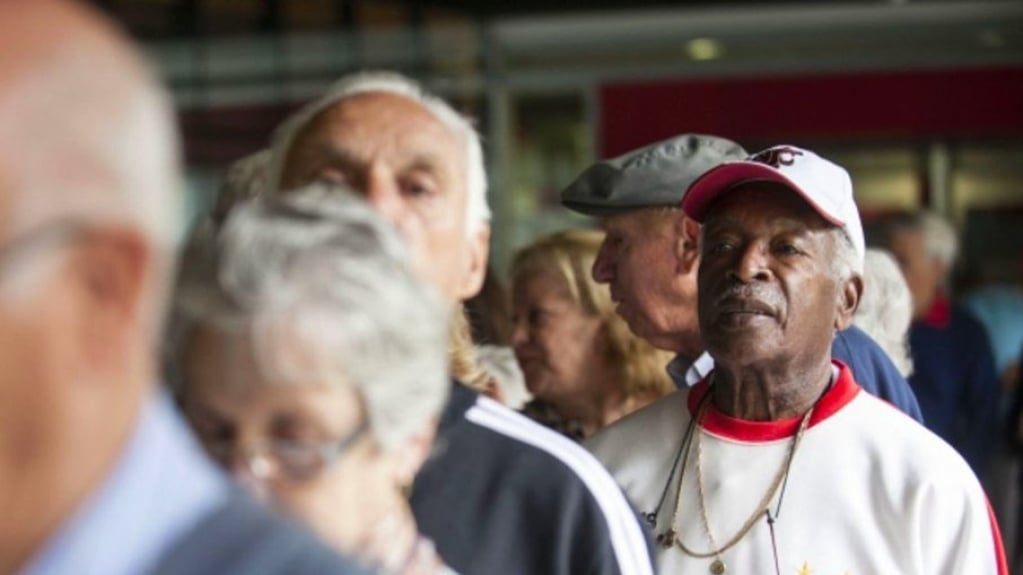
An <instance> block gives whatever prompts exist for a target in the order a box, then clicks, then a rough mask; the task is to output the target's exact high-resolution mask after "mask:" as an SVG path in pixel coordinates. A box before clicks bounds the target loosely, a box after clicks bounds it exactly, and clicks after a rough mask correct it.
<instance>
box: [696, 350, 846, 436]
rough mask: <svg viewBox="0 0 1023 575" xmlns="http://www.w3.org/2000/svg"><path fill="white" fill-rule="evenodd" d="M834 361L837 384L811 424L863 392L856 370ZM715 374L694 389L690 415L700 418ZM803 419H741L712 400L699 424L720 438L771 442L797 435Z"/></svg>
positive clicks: (814, 415) (812, 418)
mask: <svg viewBox="0 0 1023 575" xmlns="http://www.w3.org/2000/svg"><path fill="white" fill-rule="evenodd" d="M832 364H833V365H834V366H835V367H836V368H838V375H837V377H836V378H835V384H834V385H832V386H831V389H829V390H828V391H827V392H825V393H824V396H823V397H821V399H820V401H818V402H817V406H816V407H815V408H814V410H813V415H812V416H810V424H809V426H810V427H813V426H814V425H817V424H818V423H820V422H822V421H824V420H825V419H827V418H829V417H831V416H832V415H834V414H836V413H838V412H839V411H840V410H841V409H842V408H843V407H845V406H846V405H848V404H849V402H850V401H852V400H853V398H854V397H856V394H857V393H859V392H860V386H859V384H857V383H856V380H855V379H853V375H852V370H850V369H849V366H847V365H845V364H844V363H842V362H840V361H838V360H832ZM711 375H713V373H711V374H710V375H708V376H707V377H705V378H703V380H702V381H701V382H700V383H698V384H696V385H695V386H693V388H692V391H690V393H689V398H688V408H689V415H690V417H696V411H697V409H698V407H699V405H700V400H702V399H703V397H704V396H705V395H707V391H708V390H709V389H710V378H711ZM800 420H802V417H793V418H790V419H783V420H780V421H748V420H745V419H738V418H735V417H732V416H730V415H727V414H725V413H724V412H722V411H721V410H719V409H718V408H717V407H715V406H714V403H713V402H711V403H710V404H709V405H708V406H707V408H706V409H705V410H704V412H703V420H702V421H700V422H699V423H700V427H701V428H703V429H704V430H705V431H707V432H709V433H713V434H714V435H717V436H720V437H724V438H728V439H734V440H737V441H745V442H767V441H777V440H779V439H785V438H786V437H791V436H793V435H795V433H796V429H798V428H799V422H800Z"/></svg>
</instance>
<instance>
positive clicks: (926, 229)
mask: <svg viewBox="0 0 1023 575" xmlns="http://www.w3.org/2000/svg"><path fill="white" fill-rule="evenodd" d="M882 237H883V238H884V241H885V247H887V248H888V249H889V250H890V251H891V253H892V255H894V256H895V259H896V261H898V263H899V266H900V267H901V268H902V273H903V275H904V276H905V278H906V284H907V285H908V286H909V290H910V293H911V295H912V298H913V324H912V326H911V328H910V332H909V347H910V353H912V355H913V374H912V375H911V376H910V378H909V382H910V385H911V386H912V387H913V391H914V392H915V393H916V396H917V399H918V400H919V402H920V409H921V410H922V411H923V415H924V423H925V424H926V425H927V427H928V428H930V429H931V430H932V431H934V432H935V433H937V434H938V435H939V436H941V438H942V439H944V440H945V441H947V442H949V443H950V444H951V445H952V446H953V447H955V448H956V450H958V451H959V453H960V454H961V455H962V456H963V457H964V458H965V459H966V461H967V462H968V463H969V464H970V467H972V468H973V471H974V473H976V474H977V477H979V478H981V480H985V479H986V478H987V471H988V466H989V464H990V462H991V456H992V454H993V453H994V449H995V440H996V438H997V432H998V429H999V428H1000V423H999V418H998V402H999V397H1000V387H999V385H998V378H997V375H996V374H995V365H994V358H993V356H992V354H991V346H990V345H989V343H988V339H987V334H986V333H985V332H984V328H983V326H982V325H981V324H980V322H979V321H978V320H977V319H976V318H975V317H974V316H973V314H971V313H970V312H969V311H968V310H967V309H966V308H964V307H962V306H960V305H958V304H955V303H953V302H952V300H951V295H950V294H949V290H948V286H949V282H948V280H949V277H950V275H951V272H952V269H953V266H954V265H955V261H956V256H957V254H958V250H959V242H958V238H957V236H956V232H955V229H954V228H953V227H952V225H951V224H949V223H948V222H947V221H945V220H944V219H943V218H941V217H940V216H938V215H937V214H934V213H930V212H917V213H913V214H907V215H902V216H899V217H895V218H893V219H892V220H891V221H888V222H887V223H886V224H885V226H884V228H883V231H882Z"/></svg>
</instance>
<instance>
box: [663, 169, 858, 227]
mask: <svg viewBox="0 0 1023 575" xmlns="http://www.w3.org/2000/svg"><path fill="white" fill-rule="evenodd" d="M749 182H775V183H777V184H781V185H783V186H785V187H786V188H789V189H791V190H792V191H794V192H796V193H797V194H799V196H800V197H801V198H803V200H805V201H806V203H808V204H810V207H812V208H813V209H814V211H815V212H817V213H818V214H820V216H821V217H822V218H824V219H825V220H827V221H829V222H831V223H832V224H835V225H836V226H844V225H845V222H843V221H842V220H839V219H837V218H835V217H834V216H833V215H831V214H830V213H828V212H827V210H824V209H823V208H821V206H820V205H818V204H817V202H815V201H813V199H812V198H811V197H810V196H809V195H808V194H807V193H806V192H805V191H803V189H802V188H800V187H799V186H798V185H796V183H795V182H793V181H792V180H791V179H789V178H788V177H787V176H786V175H785V174H782V173H781V172H780V171H778V170H776V169H774V168H772V167H771V166H768V165H767V164H761V163H760V162H748V161H741V162H729V163H727V164H722V165H720V166H718V167H716V168H714V169H712V170H710V171H709V172H707V173H706V174H704V175H703V176H701V177H700V178H699V179H698V180H696V181H695V182H693V185H692V186H690V187H689V190H688V191H687V192H686V195H685V197H683V198H682V211H683V212H685V214H686V215H687V216H689V217H690V218H692V219H694V220H696V221H697V222H700V223H703V220H704V219H705V218H706V217H707V212H708V211H709V210H710V208H711V206H713V205H714V202H715V201H716V200H717V199H718V198H720V197H721V195H722V194H724V193H726V192H729V191H731V190H733V189H735V188H736V187H737V186H739V185H740V184H746V183H749Z"/></svg>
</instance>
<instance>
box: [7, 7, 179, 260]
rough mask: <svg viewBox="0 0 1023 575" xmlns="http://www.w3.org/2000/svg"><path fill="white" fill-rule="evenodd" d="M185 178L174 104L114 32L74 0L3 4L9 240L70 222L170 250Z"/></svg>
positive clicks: (121, 38) (129, 47) (131, 49)
mask: <svg viewBox="0 0 1023 575" xmlns="http://www.w3.org/2000/svg"><path fill="white" fill-rule="evenodd" d="M178 173H179V170H178V158H177V142H176V140H175V136H174V130H173V122H172V121H171V116H170V106H169V105H168V104H167V102H166V99H165V97H164V95H163V92H162V91H161V90H160V89H159V88H158V87H157V85H156V83H155V82H153V81H152V79H151V78H150V76H149V73H148V71H147V70H146V67H145V66H144V65H143V63H142V62H141V61H140V59H139V58H138V56H137V55H136V52H135V50H134V49H133V48H132V47H131V46H130V45H129V43H128V42H127V41H126V40H125V39H124V38H123V36H122V35H121V33H120V32H119V31H118V30H116V29H115V28H114V27H113V26H112V25H110V24H109V23H108V22H106V21H104V20H102V19H101V18H100V17H98V16H97V15H96V14H93V13H92V12H90V11H89V10H88V9H87V8H85V7H84V6H81V5H79V4H74V3H71V2H58V1H54V0H33V1H32V2H0V189H2V192H3V193H2V195H0V201H2V202H4V203H5V204H6V205H7V207H8V208H9V210H6V209H5V210H4V212H5V215H8V216H9V218H10V221H9V223H10V227H9V228H8V231H10V232H11V233H16V232H17V231H18V230H19V229H24V228H30V227H32V226H33V225H34V224H36V223H38V222H39V221H42V220H45V219H47V218H51V217H71V218H76V219H84V220H87V221H90V222H93V221H96V222H116V223H118V224H127V225H130V226H133V227H137V228H138V229H139V230H140V231H141V232H142V233H143V234H144V235H145V236H146V237H147V238H149V239H150V240H152V241H153V242H154V243H155V244H156V245H159V246H169V245H170V243H171V241H172V240H173V237H174V234H175V232H176V231H177V221H176V219H175V216H176V215H177V212H178V210H177V209H176V208H177V206H176V205H175V203H174V202H175V196H176V194H175V192H176V187H177V175H178Z"/></svg>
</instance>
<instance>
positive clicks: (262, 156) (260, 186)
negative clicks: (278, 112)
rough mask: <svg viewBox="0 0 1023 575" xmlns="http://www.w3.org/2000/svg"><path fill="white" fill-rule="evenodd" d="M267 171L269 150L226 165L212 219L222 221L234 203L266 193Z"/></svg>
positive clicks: (268, 169)
mask: <svg viewBox="0 0 1023 575" xmlns="http://www.w3.org/2000/svg"><path fill="white" fill-rule="evenodd" d="M269 171H270V150H260V151H258V152H256V153H254V154H249V155H248V156H245V157H243V158H240V159H238V160H235V161H234V162H233V163H232V164H231V165H230V166H228V168H227V171H226V172H224V181H223V182H222V183H221V184H220V190H219V192H218V193H217V202H216V204H215V205H214V206H213V218H214V220H216V221H217V222H218V223H219V222H222V221H223V220H224V219H225V218H227V215H228V213H229V212H230V211H231V208H232V207H234V206H235V204H239V203H241V202H244V201H246V200H252V199H255V198H259V197H262V196H264V195H266V190H267V186H268V181H267V180H268V179H269Z"/></svg>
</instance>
